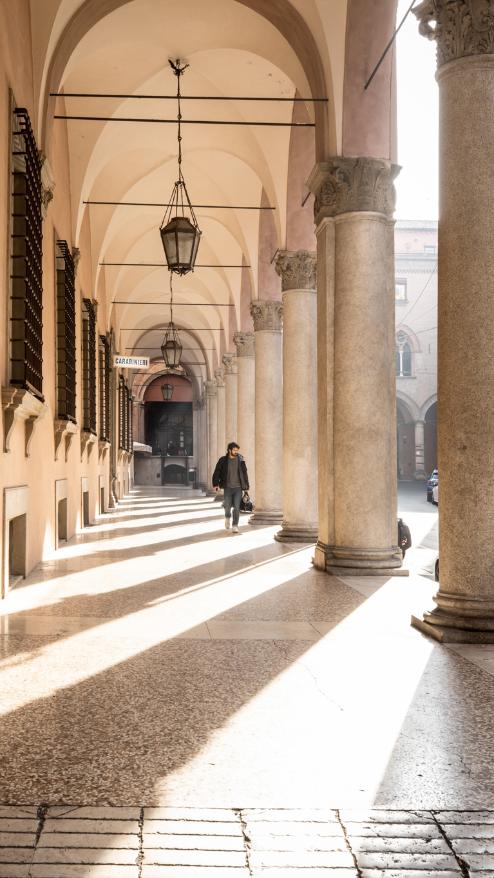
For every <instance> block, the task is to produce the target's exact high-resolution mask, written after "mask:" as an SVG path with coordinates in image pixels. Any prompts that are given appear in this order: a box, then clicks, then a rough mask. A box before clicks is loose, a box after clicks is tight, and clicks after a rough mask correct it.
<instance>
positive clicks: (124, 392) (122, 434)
mask: <svg viewBox="0 0 494 878" xmlns="http://www.w3.org/2000/svg"><path fill="white" fill-rule="evenodd" d="M118 447H119V449H120V450H121V451H128V452H131V451H132V396H131V393H130V390H129V388H128V387H127V384H126V383H125V380H124V378H123V375H120V379H119V382H118Z"/></svg>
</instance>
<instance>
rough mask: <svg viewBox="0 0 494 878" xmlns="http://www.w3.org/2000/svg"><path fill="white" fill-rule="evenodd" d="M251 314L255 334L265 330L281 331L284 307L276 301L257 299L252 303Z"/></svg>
mask: <svg viewBox="0 0 494 878" xmlns="http://www.w3.org/2000/svg"><path fill="white" fill-rule="evenodd" d="M250 313H251V316H252V319H253V321H254V332H259V331H260V330H263V329H268V330H271V331H275V332H280V331H281V326H282V322H283V305H282V303H281V302H278V301H277V300H276V299H264V300H261V299H256V300H255V301H254V302H251V303H250Z"/></svg>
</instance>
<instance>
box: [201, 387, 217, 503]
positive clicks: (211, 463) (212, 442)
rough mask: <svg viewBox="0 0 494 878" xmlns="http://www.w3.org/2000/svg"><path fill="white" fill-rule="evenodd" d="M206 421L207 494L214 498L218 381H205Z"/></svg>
mask: <svg viewBox="0 0 494 878" xmlns="http://www.w3.org/2000/svg"><path fill="white" fill-rule="evenodd" d="M204 388H205V391H206V419H207V434H208V473H207V480H206V482H207V489H206V494H208V495H211V496H213V495H214V494H215V493H216V492H215V491H213V484H212V477H213V472H214V468H215V466H216V463H217V461H218V406H217V402H218V399H217V386H216V381H205V382H204Z"/></svg>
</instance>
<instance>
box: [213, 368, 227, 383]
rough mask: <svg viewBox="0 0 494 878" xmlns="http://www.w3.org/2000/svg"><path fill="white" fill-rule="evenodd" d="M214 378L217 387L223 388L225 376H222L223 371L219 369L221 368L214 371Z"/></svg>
mask: <svg viewBox="0 0 494 878" xmlns="http://www.w3.org/2000/svg"><path fill="white" fill-rule="evenodd" d="M214 377H215V379H216V385H217V387H224V386H225V376H224V374H223V369H221V368H220V369H215V370H214Z"/></svg>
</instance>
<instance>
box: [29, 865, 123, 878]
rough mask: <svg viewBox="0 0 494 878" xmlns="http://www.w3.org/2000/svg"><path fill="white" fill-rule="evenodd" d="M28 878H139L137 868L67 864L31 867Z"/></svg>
mask: <svg viewBox="0 0 494 878" xmlns="http://www.w3.org/2000/svg"><path fill="white" fill-rule="evenodd" d="M29 876H30V878H139V869H138V867H137V866H102V865H97V866H95V865H88V864H84V865H70V864H67V863H57V864H50V865H47V864H44V863H38V864H37V865H35V866H31V871H30V873H29Z"/></svg>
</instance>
